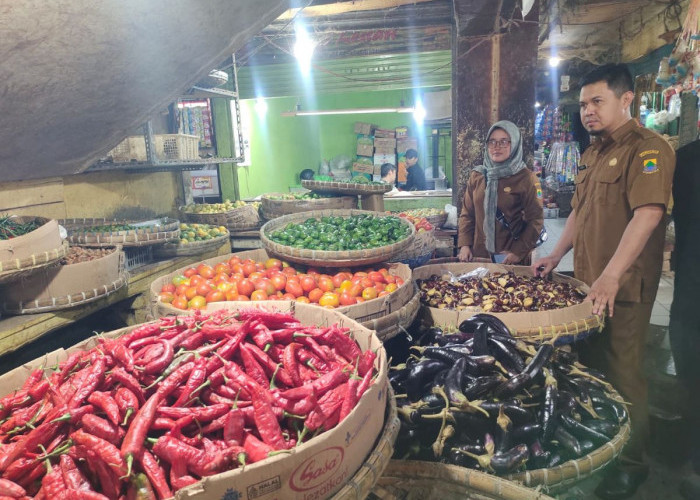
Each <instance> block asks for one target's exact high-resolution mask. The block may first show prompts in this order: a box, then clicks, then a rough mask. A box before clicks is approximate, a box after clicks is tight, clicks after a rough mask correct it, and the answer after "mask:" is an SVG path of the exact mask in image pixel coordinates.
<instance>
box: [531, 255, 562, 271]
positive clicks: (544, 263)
mask: <svg viewBox="0 0 700 500" xmlns="http://www.w3.org/2000/svg"><path fill="white" fill-rule="evenodd" d="M560 260H561V259H558V258H556V257H554V256H552V255H551V254H550V255H547V256H546V257H542V258H541V259H537V260H536V261H535V262H534V263H533V264H532V265H531V266H530V269H532V274H533V275H535V276H542V277H544V276H547V275H548V274H549V273H551V272H552V271H553V270H554V268H555V267H557V266H558V265H559V261H560Z"/></svg>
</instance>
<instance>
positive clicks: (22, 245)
mask: <svg viewBox="0 0 700 500" xmlns="http://www.w3.org/2000/svg"><path fill="white" fill-rule="evenodd" d="M16 219H17V220H18V221H20V222H23V223H26V222H31V221H32V220H35V221H37V222H41V223H42V225H41V226H39V227H38V228H36V229H35V230H34V231H32V232H31V233H27V234H24V235H22V236H17V237H16V238H12V239H9V240H3V241H0V283H7V282H10V281H16V280H18V279H21V278H24V277H27V276H29V275H31V274H32V273H34V272H35V271H37V270H38V269H41V268H43V267H46V266H50V265H53V264H55V263H57V262H58V261H59V260H60V259H62V258H63V257H65V256H66V253H67V252H68V243H67V242H64V241H61V235H60V233H59V230H58V222H57V221H55V220H52V219H46V218H44V217H33V216H21V217H16Z"/></svg>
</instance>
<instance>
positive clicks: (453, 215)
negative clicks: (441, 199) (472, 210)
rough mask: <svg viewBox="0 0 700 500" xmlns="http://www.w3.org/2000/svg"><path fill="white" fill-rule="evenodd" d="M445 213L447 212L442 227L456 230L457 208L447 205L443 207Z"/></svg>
mask: <svg viewBox="0 0 700 500" xmlns="http://www.w3.org/2000/svg"><path fill="white" fill-rule="evenodd" d="M445 212H447V220H446V221H445V223H444V224H443V225H442V227H448V228H451V229H457V207H455V206H454V205H450V204H449V203H448V204H447V205H445Z"/></svg>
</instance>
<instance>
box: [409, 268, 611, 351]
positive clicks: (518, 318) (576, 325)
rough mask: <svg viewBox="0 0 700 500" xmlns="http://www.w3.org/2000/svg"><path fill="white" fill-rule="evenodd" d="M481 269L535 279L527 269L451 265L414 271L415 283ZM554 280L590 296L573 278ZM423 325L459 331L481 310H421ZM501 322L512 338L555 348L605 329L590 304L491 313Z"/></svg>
mask: <svg viewBox="0 0 700 500" xmlns="http://www.w3.org/2000/svg"><path fill="white" fill-rule="evenodd" d="M478 267H486V268H488V269H490V270H491V271H496V272H506V271H514V272H515V273H516V274H523V275H529V276H532V271H531V270H530V268H529V267H526V266H503V265H500V264H489V263H454V264H452V263H450V264H439V265H427V266H423V267H419V268H417V269H414V271H413V279H414V280H419V279H425V278H428V277H430V276H432V275H434V274H437V275H440V274H443V273H445V272H446V271H449V272H451V273H453V274H455V275H459V274H463V273H465V272H468V271H471V270H473V269H476V268H478ZM552 279H553V280H555V281H562V282H568V283H571V284H572V285H573V286H575V287H577V288H578V289H579V290H581V292H583V293H588V286H587V285H586V284H585V283H583V282H581V281H579V280H576V279H574V278H569V277H568V276H564V275H561V274H558V273H553V275H552ZM421 311H422V313H423V314H422V317H423V321H424V322H425V323H427V324H437V325H441V326H443V327H448V328H449V327H457V325H459V324H460V323H461V322H462V321H464V320H465V319H467V318H469V317H471V316H472V315H474V314H476V313H478V312H482V310H481V308H479V307H476V308H467V309H464V310H461V311H457V310H455V309H437V308H434V307H428V306H425V305H422V306H421ZM491 314H493V315H494V316H496V317H498V318H499V319H501V320H502V321H503V322H504V323H505V324H506V325H507V326H508V328H510V330H511V332H512V333H513V335H515V336H517V337H520V338H522V339H524V340H530V341H535V342H543V341H547V340H554V341H555V344H556V345H561V344H566V343H571V342H576V341H578V340H581V339H583V338H586V337H587V336H589V335H591V334H593V333H596V332H600V331H601V330H602V329H603V325H604V317H603V315H602V314H601V315H596V314H593V312H592V307H591V303H590V302H583V303H581V304H576V305H573V306H569V307H563V308H561V309H551V310H548V311H537V312H516V313H491Z"/></svg>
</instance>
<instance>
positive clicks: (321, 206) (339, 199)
mask: <svg viewBox="0 0 700 500" xmlns="http://www.w3.org/2000/svg"><path fill="white" fill-rule="evenodd" d="M270 196H272V195H271V194H264V195H263V196H262V198H261V200H260V201H261V203H262V204H261V205H260V210H261V211H262V215H263V217H264V218H265V219H267V220H272V219H276V218H277V217H282V216H283V215H289V214H296V213H299V212H312V211H314V210H342V209H346V210H352V209H356V208H357V196H331V197H328V198H316V199H313V198H312V199H308V200H278V199H273V198H270Z"/></svg>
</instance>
